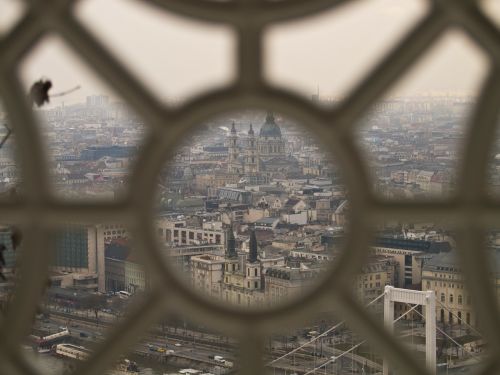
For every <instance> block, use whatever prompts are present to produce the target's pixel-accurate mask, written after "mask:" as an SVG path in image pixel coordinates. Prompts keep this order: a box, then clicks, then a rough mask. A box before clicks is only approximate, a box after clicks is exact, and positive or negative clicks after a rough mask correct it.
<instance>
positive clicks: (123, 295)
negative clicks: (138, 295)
mask: <svg viewBox="0 0 500 375" xmlns="http://www.w3.org/2000/svg"><path fill="white" fill-rule="evenodd" d="M116 294H117V295H118V297H120V298H122V299H128V298H129V297H130V296H131V295H132V294H130V293H129V292H127V291H125V290H120V291H119V292H117V293H116Z"/></svg>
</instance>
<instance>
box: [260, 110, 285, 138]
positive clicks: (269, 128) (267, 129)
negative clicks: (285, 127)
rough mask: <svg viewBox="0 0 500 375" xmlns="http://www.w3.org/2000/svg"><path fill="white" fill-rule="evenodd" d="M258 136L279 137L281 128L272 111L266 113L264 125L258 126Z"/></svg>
mask: <svg viewBox="0 0 500 375" xmlns="http://www.w3.org/2000/svg"><path fill="white" fill-rule="evenodd" d="M259 136H260V137H280V138H281V129H280V127H279V126H278V124H276V122H275V120H274V115H273V113H272V112H268V113H267V116H266V121H265V122H264V125H262V126H261V128H260V132H259Z"/></svg>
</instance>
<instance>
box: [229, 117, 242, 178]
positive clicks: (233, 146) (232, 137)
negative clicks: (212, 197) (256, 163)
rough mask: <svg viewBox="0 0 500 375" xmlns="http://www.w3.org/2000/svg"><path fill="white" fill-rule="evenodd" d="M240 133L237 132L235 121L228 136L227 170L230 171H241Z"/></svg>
mask: <svg viewBox="0 0 500 375" xmlns="http://www.w3.org/2000/svg"><path fill="white" fill-rule="evenodd" d="M237 142H238V135H237V134H236V128H235V127H234V122H233V124H232V126H231V132H230V133H229V136H228V143H229V144H228V161H227V171H228V172H229V173H241V171H240V166H239V165H238V146H237Z"/></svg>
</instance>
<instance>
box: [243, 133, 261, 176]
mask: <svg viewBox="0 0 500 375" xmlns="http://www.w3.org/2000/svg"><path fill="white" fill-rule="evenodd" d="M257 172H259V155H258V154H257V140H256V139H255V133H254V131H253V127H252V124H250V130H249V131H248V137H247V142H246V147H245V174H246V175H255V174H256V173H257Z"/></svg>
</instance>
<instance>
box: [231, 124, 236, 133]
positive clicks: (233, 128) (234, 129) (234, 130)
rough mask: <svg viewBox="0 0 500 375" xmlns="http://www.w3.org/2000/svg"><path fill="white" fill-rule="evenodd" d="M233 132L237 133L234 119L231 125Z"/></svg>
mask: <svg viewBox="0 0 500 375" xmlns="http://www.w3.org/2000/svg"><path fill="white" fill-rule="evenodd" d="M231 133H234V134H236V128H235V127H234V121H233V123H232V125H231Z"/></svg>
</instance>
